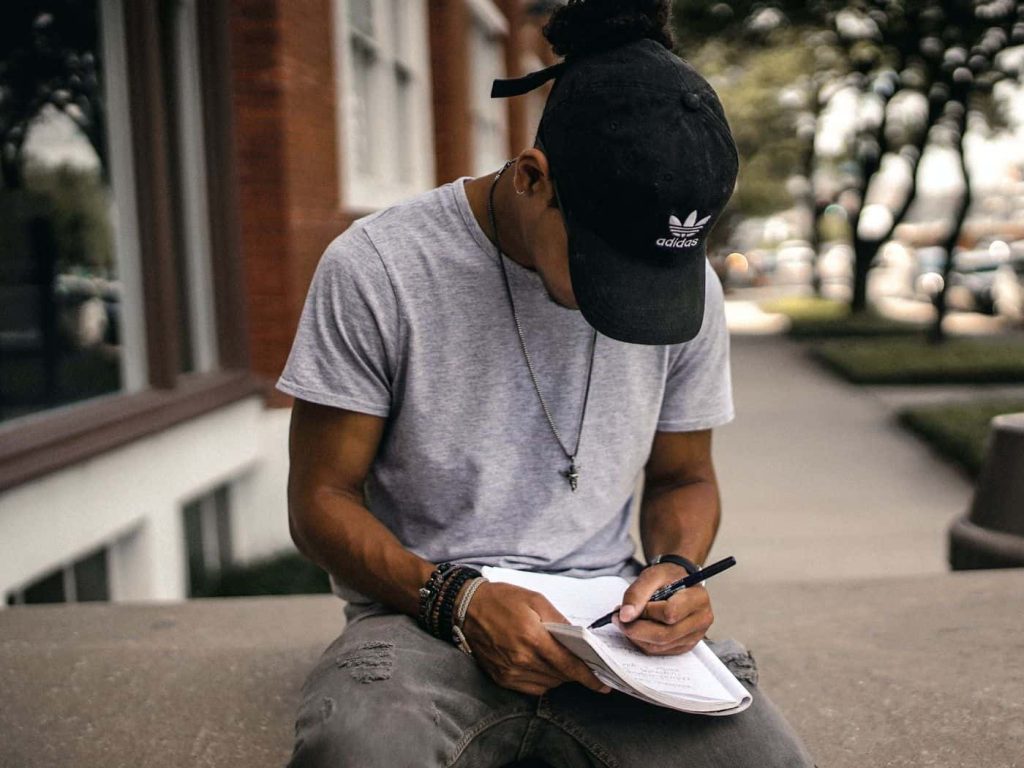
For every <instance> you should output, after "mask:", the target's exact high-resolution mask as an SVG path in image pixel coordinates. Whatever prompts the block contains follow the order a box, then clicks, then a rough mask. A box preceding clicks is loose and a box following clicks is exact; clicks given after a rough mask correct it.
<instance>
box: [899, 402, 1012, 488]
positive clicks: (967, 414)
mask: <svg viewBox="0 0 1024 768" xmlns="http://www.w3.org/2000/svg"><path fill="white" fill-rule="evenodd" d="M1021 411H1024V399H1019V400H993V401H989V402H972V403H951V404H945V405H929V406H920V407H915V408H906V409H904V410H902V411H900V412H899V414H898V419H899V422H900V424H901V425H903V426H904V427H905V428H906V429H908V430H910V431H911V432H913V433H914V434H915V435H917V436H918V437H920V438H921V439H922V440H924V441H925V442H926V443H928V445H930V446H931V447H932V448H933V449H935V450H936V451H937V452H938V453H939V454H940V455H942V456H944V457H945V458H947V459H949V460H950V461H952V462H954V463H955V464H958V465H960V466H961V467H963V468H964V470H966V472H967V473H968V474H969V475H971V476H972V477H976V476H977V474H978V472H979V471H980V469H981V464H982V461H983V460H984V458H985V448H986V444H987V440H988V432H989V422H990V421H992V419H993V418H994V417H996V416H999V415H1001V414H1004V413H1019V412H1021Z"/></svg>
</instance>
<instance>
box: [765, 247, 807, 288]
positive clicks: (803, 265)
mask: <svg viewBox="0 0 1024 768" xmlns="http://www.w3.org/2000/svg"><path fill="white" fill-rule="evenodd" d="M813 269H814V249H813V248H811V244H810V243H808V242H807V241H806V240H786V241H784V242H782V243H780V244H779V247H778V248H777V249H776V250H775V271H774V276H773V279H772V282H773V283H775V284H776V285H807V284H809V283H810V282H811V275H812V273H813Z"/></svg>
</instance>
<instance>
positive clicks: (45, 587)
mask: <svg viewBox="0 0 1024 768" xmlns="http://www.w3.org/2000/svg"><path fill="white" fill-rule="evenodd" d="M64 600H65V597H64V571H63V570H58V571H54V572H53V573H51V574H50V575H49V576H44V577H43V578H41V579H40V580H39V581H37V582H35V583H34V584H30V585H29V586H27V587H25V602H26V603H63V602H64Z"/></svg>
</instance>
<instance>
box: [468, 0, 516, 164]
mask: <svg viewBox="0 0 1024 768" xmlns="http://www.w3.org/2000/svg"><path fill="white" fill-rule="evenodd" d="M469 7H470V11H471V18H472V24H471V25H470V33H469V37H470V39H469V45H470V48H469V53H470V62H471V65H470V69H471V70H472V80H471V88H472V91H471V93H470V115H471V119H472V122H473V170H474V173H475V174H476V175H478V176H480V175H483V174H485V173H489V172H491V171H493V170H495V169H496V168H499V167H500V166H501V165H502V163H504V162H505V160H507V159H508V153H509V148H508V100H507V99H492V98H491V83H492V82H493V81H494V80H495V78H499V77H505V37H506V35H507V32H508V23H507V21H506V20H505V17H504V16H503V15H502V14H501V12H500V11H499V10H498V9H497V8H495V7H494V5H493V3H491V2H489V0H471V1H470V3H469Z"/></svg>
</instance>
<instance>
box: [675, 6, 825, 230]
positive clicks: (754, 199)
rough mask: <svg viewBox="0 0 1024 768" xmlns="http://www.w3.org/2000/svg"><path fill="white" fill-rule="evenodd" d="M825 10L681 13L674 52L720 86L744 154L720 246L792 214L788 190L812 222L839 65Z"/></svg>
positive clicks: (685, 9)
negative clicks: (817, 130) (825, 106)
mask: <svg viewBox="0 0 1024 768" xmlns="http://www.w3.org/2000/svg"><path fill="white" fill-rule="evenodd" d="M819 5H820V3H810V4H808V3H796V2H780V3H776V4H774V5H771V6H769V5H766V4H764V3H761V2H745V1H744V2H729V3H726V2H702V1H700V0H676V2H675V3H674V8H673V11H674V13H673V22H674V25H675V32H676V37H677V40H678V44H677V46H676V50H677V52H678V53H679V54H680V55H681V56H683V58H685V59H687V60H689V61H690V62H691V63H692V64H693V65H694V66H695V67H697V69H698V70H700V71H701V72H702V73H704V74H705V75H706V76H707V77H708V78H709V80H710V81H711V82H712V84H713V85H714V86H715V89H716V90H717V91H718V94H719V97H720V98H721V100H722V103H723V105H724V107H725V110H726V113H727V115H728V117H729V123H730V126H731V128H732V131H733V135H734V137H735V139H736V144H737V148H738V149H739V154H740V184H739V186H738V188H737V190H736V194H735V195H734V196H733V198H732V200H731V201H730V203H729V206H728V208H727V209H726V211H725V213H724V215H723V217H722V219H721V220H720V222H719V225H718V226H717V227H716V229H715V233H714V238H715V241H716V242H722V241H724V240H728V239H729V237H730V234H731V231H732V229H733V227H734V226H735V225H736V224H738V223H739V222H740V221H741V220H743V219H744V218H747V217H750V216H763V215H767V214H772V213H777V212H779V211H780V210H782V209H785V208H788V207H790V206H789V202H790V201H789V199H788V196H787V190H789V192H790V193H791V194H792V193H795V195H796V196H797V197H798V198H799V201H800V202H801V203H802V204H805V205H808V206H810V207H811V209H812V210H809V211H808V213H807V216H806V217H805V218H806V219H807V221H808V222H813V221H814V220H815V215H814V212H813V206H814V203H813V201H812V200H813V197H814V195H813V186H812V184H811V173H810V169H811V168H812V167H813V156H809V154H808V147H811V149H813V136H814V124H815V123H816V120H817V114H818V113H819V111H820V106H819V104H820V98H819V91H820V88H821V87H822V85H823V84H824V83H825V82H826V81H827V79H828V76H829V75H831V73H832V69H833V67H834V66H835V64H836V62H837V60H838V57H837V54H836V51H835V49H834V46H833V45H832V41H831V40H830V39H829V38H828V37H827V36H823V34H822V29H821V25H822V21H821V16H822V15H823V13H824V10H823V7H820V8H819ZM816 73H818V74H816ZM812 154H813V153H812ZM808 236H809V237H812V235H811V233H808Z"/></svg>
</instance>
